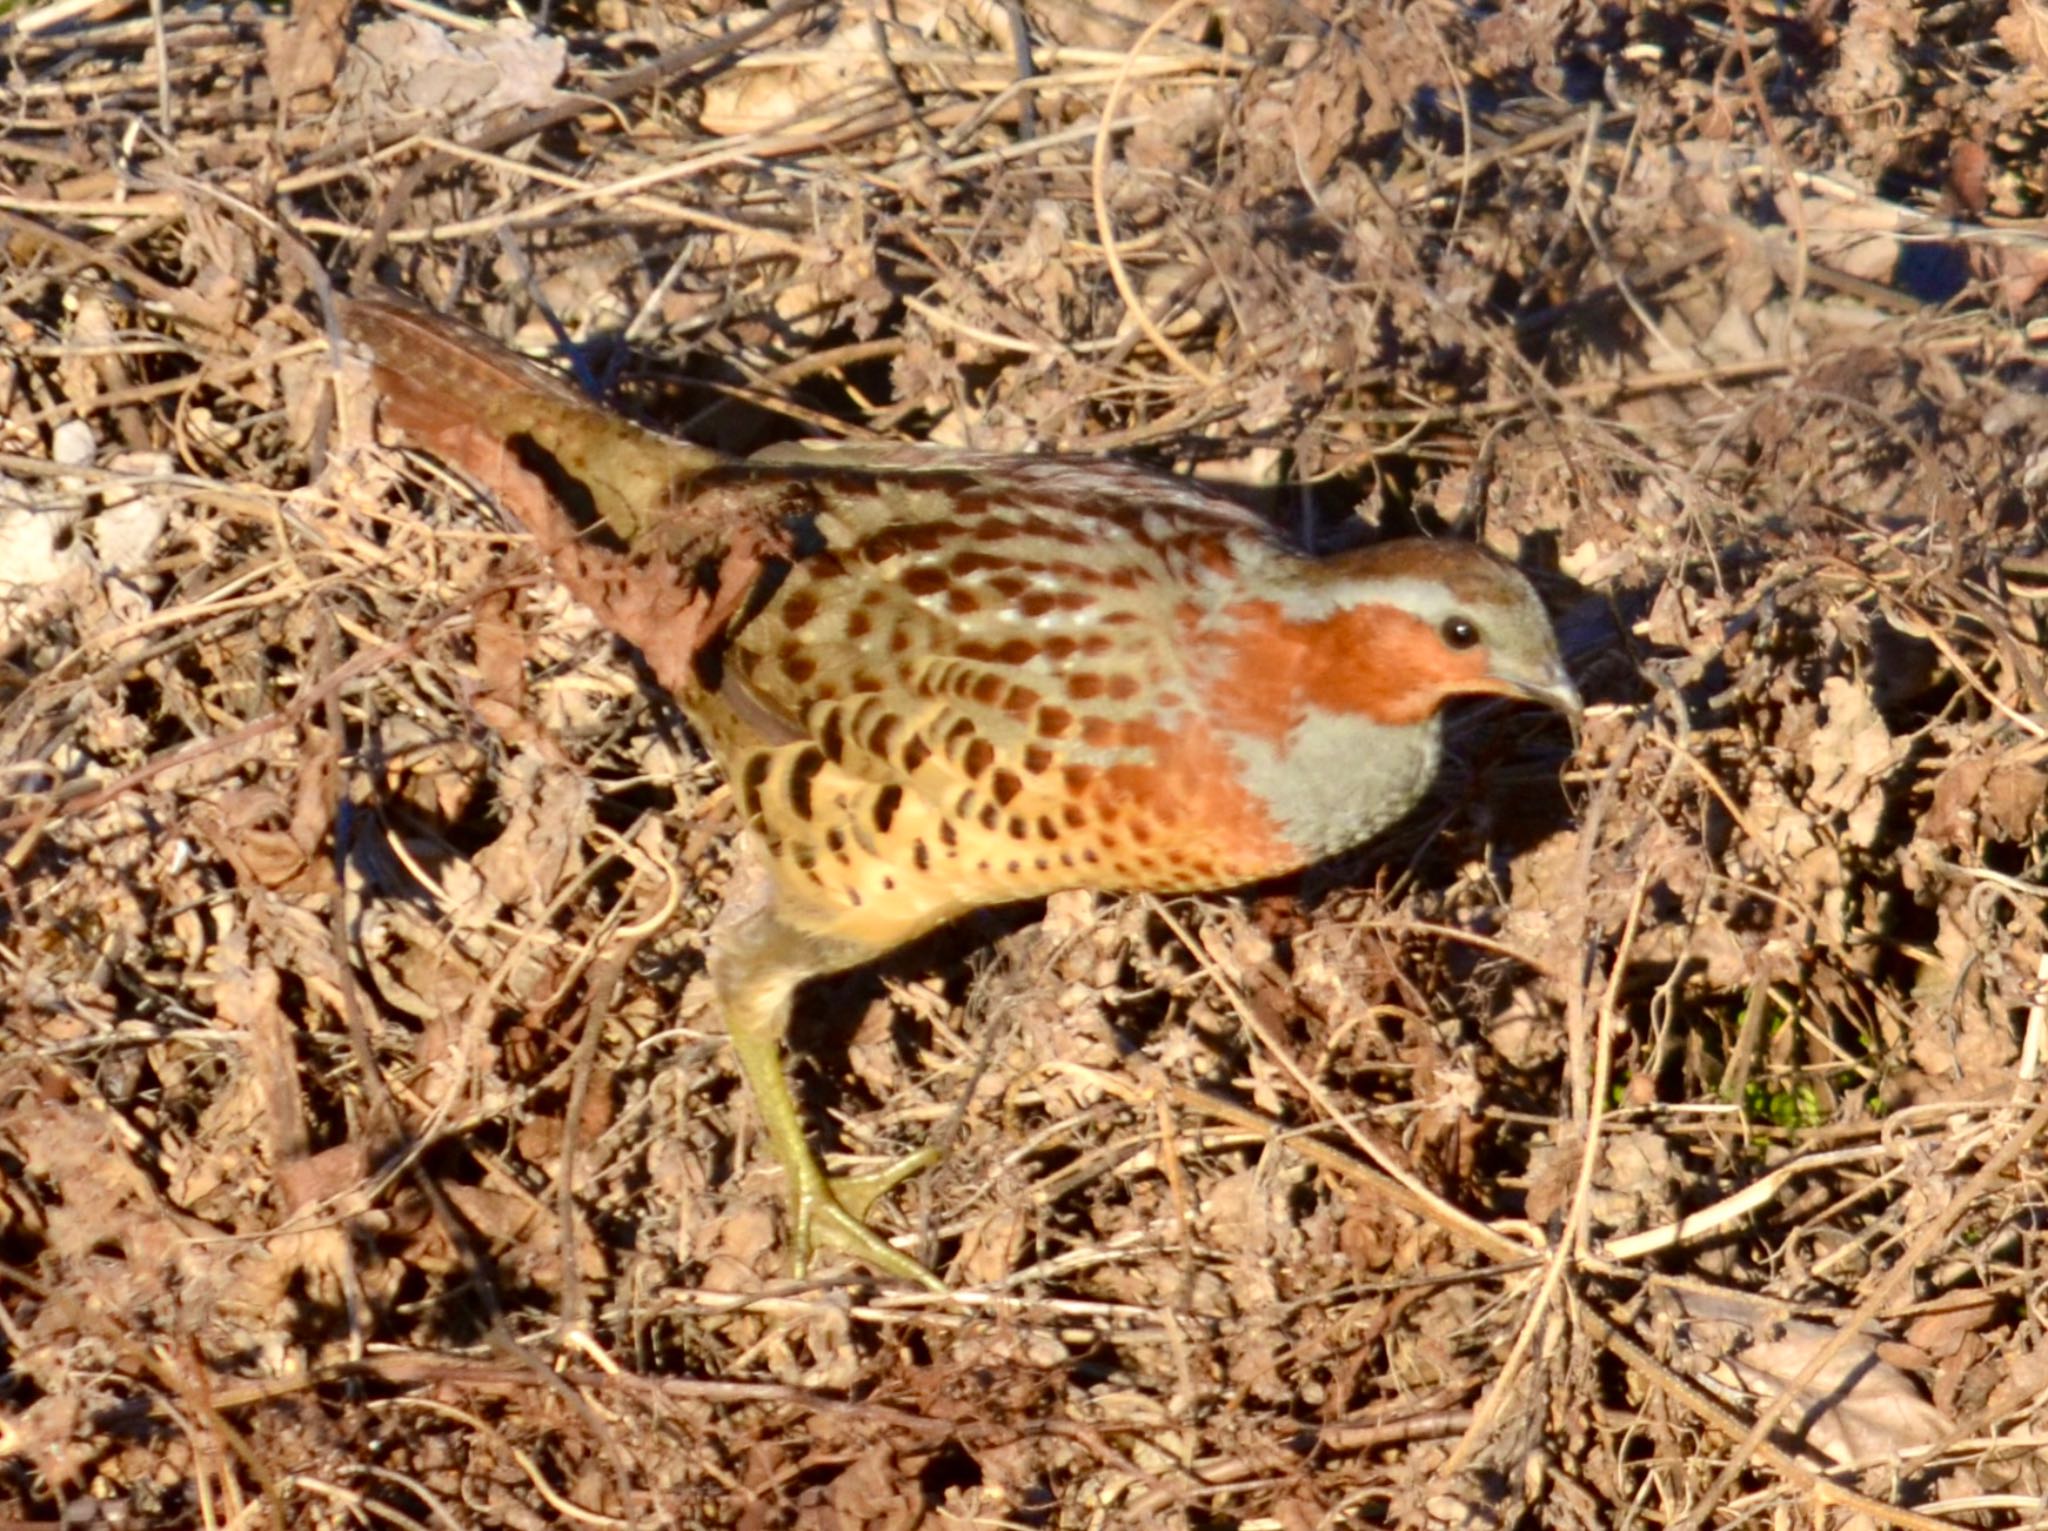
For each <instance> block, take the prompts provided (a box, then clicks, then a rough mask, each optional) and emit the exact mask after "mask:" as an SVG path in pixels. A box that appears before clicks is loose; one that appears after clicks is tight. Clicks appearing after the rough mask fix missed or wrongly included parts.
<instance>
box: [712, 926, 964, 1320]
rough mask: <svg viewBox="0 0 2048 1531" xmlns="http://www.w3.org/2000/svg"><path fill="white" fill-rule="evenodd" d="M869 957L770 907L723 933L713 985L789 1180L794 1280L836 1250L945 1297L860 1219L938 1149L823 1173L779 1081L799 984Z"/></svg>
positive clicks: (793, 1104) (785, 1087)
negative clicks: (878, 1166) (818, 1254)
mask: <svg viewBox="0 0 2048 1531" xmlns="http://www.w3.org/2000/svg"><path fill="white" fill-rule="evenodd" d="M873 955H874V953H872V952H870V951H867V950H865V949H863V948H856V947H853V946H852V945H850V944H849V943H846V942H841V941H834V940H832V939H831V938H829V937H826V938H820V937H817V936H813V935H808V934H805V933H803V932H800V931H797V930H795V929H792V928H791V927H790V926H789V924H787V923H786V922H785V921H784V920H782V919H781V918H780V917H779V916H778V915H777V914H776V912H775V908H774V906H773V904H772V903H771V904H768V905H765V906H763V907H761V908H758V909H756V910H754V911H753V912H752V913H750V914H748V915H746V916H745V917H744V918H743V919H741V920H740V921H738V922H737V923H736V924H734V925H731V926H729V927H728V928H727V929H726V930H724V931H723V932H722V933H721V934H720V936H719V937H718V940H717V942H716V944H715V946H714V947H713V949H712V954H711V979H712V983H713V984H714V986H715V987H716V989H717V991H718V1002H719V1007H720V1009H721V1010H723V1011H724V1013H725V1025H726V1030H727V1031H728V1032H730V1033H731V1035H732V1050H733V1055H734V1056H735V1057H736V1058H737V1059H738V1060H739V1065H740V1072H741V1073H742V1074H744V1075H745V1076H746V1079H747V1087H748V1088H749V1089H750V1090H752V1092H753V1095H754V1104H755V1107H756V1109H758V1110H759V1111H760V1113H761V1125H762V1128H763V1130H764V1131H765V1132H766V1133H767V1135H768V1150H769V1152H770V1153H772V1154H773V1155H774V1156H775V1160H776V1162H777V1163H778V1164H780V1165H781V1166H782V1169H783V1173H784V1174H786V1175H787V1176H788V1177H789V1242H790V1253H791V1263H792V1264H793V1265H794V1267H795V1270H796V1273H797V1274H798V1275H799V1276H801V1275H803V1274H804V1272H805V1270H806V1269H807V1268H808V1266H809V1264H810V1258H811V1253H812V1251H813V1250H815V1249H819V1248H827V1249H837V1250H841V1251H843V1252H844V1253H846V1254H850V1255H852V1256H853V1257H854V1258H855V1259H857V1260H863V1261H865V1262H866V1263H867V1264H869V1265H871V1266H873V1267H874V1268H875V1269H876V1270H878V1271H881V1272H883V1273H885V1274H887V1275H891V1276H896V1277H900V1278H901V1279H903V1280H905V1281H915V1282H917V1283H919V1284H920V1285H922V1286H926V1287H929V1288H931V1289H932V1290H933V1291H935V1292H943V1291H944V1290H945V1286H944V1284H943V1283H942V1282H940V1280H939V1279H938V1277H936V1276H934V1275H933V1274H932V1273H931V1272H930V1271H928V1270H926V1269H925V1268H924V1266H923V1265H921V1264H920V1263H919V1262H918V1261H916V1260H914V1259H912V1258H911V1257H910V1256H909V1255H907V1254H904V1253H903V1252H902V1251H901V1250H899V1249H897V1248H895V1247H894V1246H892V1245H890V1244H889V1243H888V1242H887V1241H886V1240H884V1239H883V1238H882V1237H881V1236H880V1235H879V1234H877V1233H876V1232H875V1231H874V1230H873V1229H871V1228H869V1227H868V1225H867V1223H866V1222H865V1221H864V1219H865V1217H866V1214H867V1210H868V1208H869V1207H870V1206H872V1205H873V1204H874V1202H875V1200H876V1198H877V1197H879V1196H881V1195H883V1194H884V1193H885V1192H887V1191H889V1190H890V1189H892V1188H893V1187H895V1186H897V1185H900V1184H901V1183H902V1182H903V1181H905V1180H907V1179H909V1178H910V1177H911V1176H912V1175H914V1174H916V1173H918V1171H920V1170H923V1169H926V1168H928V1167H929V1166H930V1165H931V1164H933V1163H934V1162H936V1161H937V1159H938V1157H939V1155H938V1151H937V1150H936V1149H932V1148H924V1149H920V1150H919V1151H918V1152H916V1153H914V1154H911V1155H909V1156H907V1157H906V1158H904V1159H902V1160H900V1161H898V1162H897V1163H895V1164H892V1165H890V1166H889V1167H888V1168H887V1169H884V1170H880V1171H878V1172H876V1173H874V1174H869V1175H851V1176H846V1177H844V1178H839V1179H834V1178H832V1177H830V1176H828V1175H826V1173H825V1170H824V1167H823V1166H822V1165H821V1164H819V1162H818V1156H817V1155H816V1154H814V1153H812V1152H811V1147H810V1144H808V1143H807V1142H805V1141H804V1130H803V1122H802V1119H801V1118H800V1117H799V1116H798V1114H797V1107H796V1100H795V1098H794V1097H793V1096H792V1095H791V1094H790V1090H789V1081H788V1079H787V1078H786V1077H785V1075H784V1073H783V1068H782V1040H783V1036H784V1034H785V1033H786V1032H787V1031H788V1030H789V1017H790V1010H791V1008H792V1005H793V1003H794V1000H795V997H796V991H797V988H798V986H799V985H801V984H802V983H803V982H804V981H805V980H806V979H808V978H812V977H815V976H817V975H818V974H821V973H830V972H836V971H839V970H841V969H843V968H848V967H853V966H857V965H858V964H859V963H860V962H863V961H865V960H866V959H868V958H869V957H871V956H873Z"/></svg>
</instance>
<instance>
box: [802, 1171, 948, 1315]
mask: <svg viewBox="0 0 2048 1531" xmlns="http://www.w3.org/2000/svg"><path fill="white" fill-rule="evenodd" d="M938 1160H939V1151H938V1150H937V1149H936V1148H922V1149H919V1150H918V1151H917V1152H916V1153H914V1154H908V1155H906V1156H904V1157H903V1158H901V1159H899V1160H897V1161H896V1162H895V1163H894V1164H892V1165H890V1166H889V1167H888V1168H886V1169H882V1170H877V1171H875V1172H874V1173H873V1174H870V1175H838V1176H832V1177H829V1178H828V1177H827V1176H825V1175H824V1174H822V1173H820V1172H819V1171H818V1170H817V1169H816V1167H815V1166H806V1167H805V1168H804V1169H800V1170H799V1171H798V1173H797V1175H796V1179H795V1184H794V1186H793V1188H792V1189H791V1191H790V1196H789V1230H790V1234H789V1243H790V1250H791V1258H792V1263H793V1264H794V1266H795V1267H796V1273H797V1275H799V1276H801V1275H803V1274H804V1273H805V1271H806V1270H807V1269H808V1268H809V1266H810V1259H811V1254H812V1252H813V1251H815V1250H817V1249H821V1248H824V1249H836V1250H838V1251H840V1252H841V1253H842V1254H849V1255H852V1256H853V1257H854V1258H855V1259H856V1260H862V1261H865V1262H866V1263H867V1264H868V1265H871V1266H873V1267H874V1268H875V1269H876V1270H879V1271H881V1272H883V1273H884V1274H885V1275H890V1276H895V1277H897V1278H898V1279H900V1280H903V1281H915V1282H916V1283H918V1285H920V1286H922V1287H925V1288H926V1289H927V1290H929V1291H933V1292H944V1291H945V1290H946V1285H945V1283H944V1282H942V1281H940V1280H939V1278H938V1277H937V1276H935V1275H933V1274H932V1273H931V1272H930V1271H929V1270H927V1269H926V1268H925V1267H924V1265H923V1264H922V1263H921V1262H920V1261H918V1260H915V1259H913V1258H912V1257H911V1256H909V1255H907V1254H905V1253H903V1251H902V1250H900V1249H898V1248H896V1247H895V1246H894V1245H893V1244H891V1243H889V1242H888V1241H887V1240H886V1239H884V1238H883V1237H882V1236H881V1235H880V1234H878V1233H876V1232H875V1231H874V1229H872V1228H870V1227H869V1226H868V1225H867V1222H866V1218H867V1213H868V1209H869V1208H870V1207H872V1206H873V1205H874V1204H875V1202H876V1201H877V1200H879V1199H880V1198H881V1197H883V1196H885V1195H887V1194H888V1193H889V1192H890V1191H892V1190H894V1189H895V1188H896V1187H897V1186H899V1185H901V1184H902V1183H903V1182H904V1181H906V1180H908V1179H909V1178H910V1177H911V1176H913V1175H916V1174H919V1173H921V1172H922V1171H924V1170H927V1169H929V1168H930V1167H931V1166H932V1165H934V1164H936V1163H937V1162H938ZM806 1171H808V1172H806Z"/></svg>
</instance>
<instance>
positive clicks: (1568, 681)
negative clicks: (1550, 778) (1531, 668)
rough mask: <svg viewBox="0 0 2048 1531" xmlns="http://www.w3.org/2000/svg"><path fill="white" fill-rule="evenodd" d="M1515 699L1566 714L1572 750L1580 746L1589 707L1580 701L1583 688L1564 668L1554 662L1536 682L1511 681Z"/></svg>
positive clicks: (1533, 678) (1524, 680)
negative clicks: (1580, 732) (1580, 731)
mask: <svg viewBox="0 0 2048 1531" xmlns="http://www.w3.org/2000/svg"><path fill="white" fill-rule="evenodd" d="M1510 684H1511V685H1512V687H1513V688H1514V689H1513V695H1515V696H1519V697H1521V698H1523V699H1524V700H1526V701H1531V702H1541V703H1542V704H1543V705H1544V706H1545V707H1555V708H1556V709H1557V710H1558V711H1559V712H1561V713H1563V714H1564V720H1565V722H1567V723H1569V724H1570V725H1571V730H1572V747H1573V748H1574V749H1576V748H1577V747H1578V743H1579V728H1580V725H1581V724H1583V723H1584V722H1585V721H1586V704H1585V703H1584V702H1583V701H1581V700H1580V699H1579V688H1578V687H1577V686H1574V685H1573V684H1572V678H1571V677H1570V676H1569V675H1567V674H1565V669H1564V666H1563V665H1561V664H1558V663H1555V662H1553V663H1552V664H1551V666H1550V668H1549V671H1548V673H1546V674H1544V675H1540V676H1536V677H1532V678H1527V679H1523V678H1516V679H1514V680H1512V681H1510Z"/></svg>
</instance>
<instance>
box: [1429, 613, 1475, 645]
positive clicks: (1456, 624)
mask: <svg viewBox="0 0 2048 1531" xmlns="http://www.w3.org/2000/svg"><path fill="white" fill-rule="evenodd" d="M1437 631H1438V632H1440V633H1442V634H1443V638H1444V643H1445V644H1446V645H1447V646H1449V647H1451V648H1454V649H1469V648H1470V647H1472V645H1473V644H1475V643H1477V642H1478V641H1479V628H1478V627H1477V625H1475V624H1474V622H1473V621H1472V619H1471V618H1470V617H1445V618H1444V625H1443V626H1442V627H1440V628H1438V629H1437Z"/></svg>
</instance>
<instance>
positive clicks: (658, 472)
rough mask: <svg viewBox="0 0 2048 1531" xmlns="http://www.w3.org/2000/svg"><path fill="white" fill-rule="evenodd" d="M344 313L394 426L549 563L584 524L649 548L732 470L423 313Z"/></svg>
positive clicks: (397, 309)
mask: <svg viewBox="0 0 2048 1531" xmlns="http://www.w3.org/2000/svg"><path fill="white" fill-rule="evenodd" d="M339 303H340V309H341V325H342V331H343V333H344V334H345V335H347V337H348V338H349V339H350V340H352V341H354V342H355V343H356V344H358V345H360V346H362V347H363V348H364V349H366V350H367V351H368V352H369V353H370V357H371V361H372V364H373V367H374V378H375V382H376V387H377V391H378V393H379V395H380V396H381V400H382V407H381V418H382V420H383V421H384V423H385V425H386V426H387V427H389V428H390V429H392V430H394V431H396V432H397V433H398V434H399V436H400V437H401V438H403V439H404V441H405V442H406V444H407V445H408V446H412V447H415V448H417V449H419V450H421V451H424V452H429V453H432V454H433V455H434V456H436V457H438V458H440V459H441V460H442V461H444V462H446V463H449V464H450V465H452V466H454V467H458V468H460V469H461V470H462V471H463V472H465V473H467V474H468V475H469V476H470V477H472V478H474V479H475V480H476V481H477V483H478V484H479V485H480V486H482V487H483V488H484V489H485V490H487V491H489V492H490V493H491V494H493V495H495V496H496V497H497V498H498V500H499V502H500V503H501V504H503V505H504V506H505V508H506V509H507V510H509V511H510V512H511V513H512V514H513V515H514V516H516V517H517V518H518V519H519V520H520V521H521V522H523V523H524V524H525V526H526V529H527V530H528V531H530V532H532V533H533V535H534V536H535V538H537V539H538V540H539V542H540V543H541V545H542V546H543V548H545V549H546V550H547V551H549V552H550V553H553V552H555V551H556V550H558V549H559V548H561V547H563V546H565V545H566V544H567V543H569V542H570V541H573V540H575V539H577V538H579V537H582V536H586V535H587V534H588V532H589V531H590V530H591V528H589V527H586V526H582V525H579V524H577V517H578V515H584V516H588V515H593V514H594V515H595V516H596V517H597V518H598V519H600V520H602V521H603V522H604V524H605V526H606V527H607V528H608V529H609V530H610V532H611V533H612V534H613V535H614V536H616V537H617V538H618V539H619V541H620V542H622V543H625V544H626V545H628V546H632V545H635V544H638V543H640V542H641V541H642V540H643V535H644V534H645V533H646V532H647V531H648V530H649V528H650V524H651V523H652V522H653V521H656V520H659V519H660V518H661V513H662V511H663V510H664V509H665V508H666V507H670V506H673V505H676V504H677V503H678V502H680V501H681V500H683V499H685V498H686V497H687V496H686V494H685V490H686V488H687V486H688V485H689V484H690V482H691V481H692V480H694V479H696V478H697V477H699V476H700V475H702V474H704V473H705V472H707V471H709V470H710V469H712V468H716V467H718V466H720V465H721V464H722V463H723V462H724V461H725V459H723V458H722V457H720V456H719V455H718V454H717V453H715V452H710V451H706V450H705V449H704V448H702V447H695V446H690V445H688V444H687V443H684V442H680V441H672V440H670V439H669V438H667V437H665V436H659V435H656V434H655V433H654V432H653V431H650V430H646V429H644V428H642V427H641V426H638V425H635V424H633V423H632V422H631V421H630V420H626V419H623V418H621V417H620V416H618V415H615V414H612V413H611V412H610V411H608V410H605V409H602V408H600V407H599V406H598V405H596V404H595V403H593V402H592V401H591V400H589V399H588V398H585V397H584V396H583V395H582V394H581V393H579V392H578V391H577V390H576V389H574V388H572V387H571V386H570V385H569V384H567V383H566V382H564V381H562V380H561V379H560V378H558V377H556V376H555V375H553V374H552V373H550V372H547V371H544V370H543V369H542V368H540V367H537V366H535V365H534V364H533V363H532V362H530V361H528V360H527V359H526V358H525V357H523V356H520V355H518V354H517V353H516V352H513V351H511V350H508V349H507V348H506V347H504V346H502V345H500V344H498V343H497V342H496V341H495V340H492V339H490V338H489V337H488V336H485V335H483V334H481V333H479V332H478V331H476V330H473V329H471V328H469V327H468V326H467V325H464V324H460V323H458V322H456V321H455V320H453V319H449V318H446V317H444V316H442V315H440V314H437V313H434V312H432V311H431V310H429V309H426V308H423V307H420V306H419V305H417V304H414V303H411V302H407V301H405V300H403V299H399V298H395V297H388V296H381V295H380V296H377V297H351V298H342V299H340V300H339Z"/></svg>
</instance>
